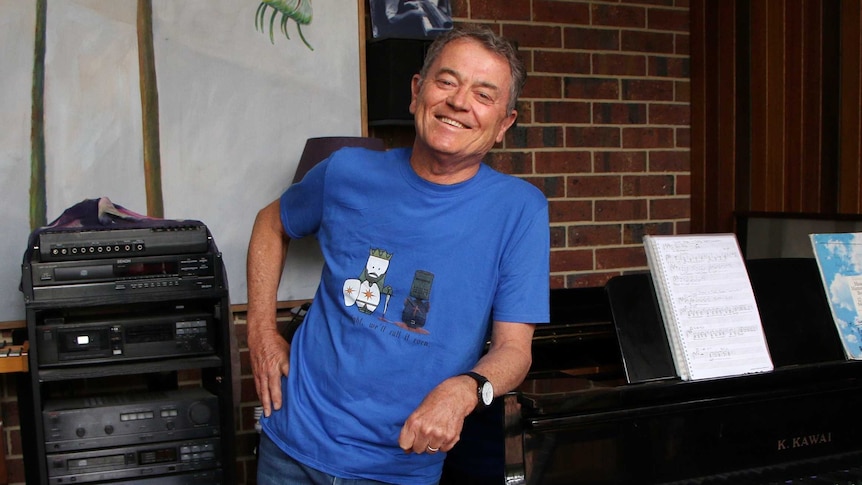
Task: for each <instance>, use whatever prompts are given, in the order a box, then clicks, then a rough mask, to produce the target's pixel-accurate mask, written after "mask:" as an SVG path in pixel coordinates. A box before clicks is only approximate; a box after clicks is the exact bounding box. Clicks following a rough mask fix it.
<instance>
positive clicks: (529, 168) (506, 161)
mask: <svg viewBox="0 0 862 485" xmlns="http://www.w3.org/2000/svg"><path fill="white" fill-rule="evenodd" d="M485 163H487V164H488V165H489V166H490V167H491V168H493V169H494V170H497V171H498V172H503V173H508V174H519V175H524V174H531V173H533V154H532V153H531V152H516V151H511V150H509V151H500V150H494V151H492V152H490V153H489V154H488V155H487V156H486V157H485Z"/></svg>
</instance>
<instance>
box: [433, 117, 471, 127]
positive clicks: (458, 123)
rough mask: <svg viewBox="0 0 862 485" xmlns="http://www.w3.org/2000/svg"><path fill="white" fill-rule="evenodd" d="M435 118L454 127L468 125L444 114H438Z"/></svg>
mask: <svg viewBox="0 0 862 485" xmlns="http://www.w3.org/2000/svg"><path fill="white" fill-rule="evenodd" d="M437 119H438V120H440V121H442V122H443V123H446V124H447V125H451V126H454V127H455V128H469V127H468V126H466V125H464V124H463V123H461V122H458V121H455V120H453V119H452V118H447V117H445V116H438V117H437Z"/></svg>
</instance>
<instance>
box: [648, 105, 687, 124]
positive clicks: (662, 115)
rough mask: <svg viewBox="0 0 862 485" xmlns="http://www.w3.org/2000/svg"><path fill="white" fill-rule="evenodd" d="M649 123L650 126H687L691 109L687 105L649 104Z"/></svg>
mask: <svg viewBox="0 0 862 485" xmlns="http://www.w3.org/2000/svg"><path fill="white" fill-rule="evenodd" d="M649 123H650V124H651V125H689V124H691V107H690V106H689V105H687V104H657V103H653V104H650V105H649Z"/></svg>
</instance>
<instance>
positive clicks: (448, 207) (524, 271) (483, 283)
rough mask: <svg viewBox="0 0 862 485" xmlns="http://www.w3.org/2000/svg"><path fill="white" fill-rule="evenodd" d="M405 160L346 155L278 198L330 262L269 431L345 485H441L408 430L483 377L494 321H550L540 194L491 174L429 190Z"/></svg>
mask: <svg viewBox="0 0 862 485" xmlns="http://www.w3.org/2000/svg"><path fill="white" fill-rule="evenodd" d="M409 158H410V150H409V149H397V150H390V151H387V152H379V151H371V150H366V149H362V148H345V149H342V150H339V151H337V152H336V153H334V154H333V155H332V156H331V157H330V158H328V159H327V160H325V161H323V162H321V163H320V164H318V165H317V166H315V167H314V168H313V169H312V170H311V171H309V173H308V174H306V176H305V177H304V178H303V180H302V182H301V183H299V184H295V185H293V186H292V187H291V188H289V189H288V190H287V191H286V192H285V193H284V194H283V195H282V198H281V217H282V222H283V224H284V229H285V232H286V233H287V234H288V235H289V236H290V237H291V238H300V237H304V236H310V235H314V236H316V237H317V239H318V241H319V243H320V247H321V251H322V253H323V256H324V262H325V263H324V267H323V273H322V277H321V282H320V286H319V287H318V290H317V294H316V295H315V298H314V303H313V304H312V305H311V308H310V309H309V312H308V314H307V315H306V318H305V320H304V322H303V324H302V325H301V326H300V328H299V330H298V331H297V333H296V334H295V336H294V338H293V343H292V348H291V355H290V373H289V376H288V377H287V378H285V379H283V380H282V388H283V392H284V406H283V407H282V408H281V410H279V411H277V412H274V413H273V414H272V415H271V416H270V417H269V418H265V419H263V428H264V430H265V431H266V432H267V434H268V435H269V436H270V437H271V438H272V439H273V441H275V443H276V444H278V446H279V447H280V448H281V449H282V450H284V451H285V452H287V453H288V454H289V455H291V456H292V457H294V458H295V459H297V460H299V461H301V462H303V463H306V464H307V465H309V466H311V467H314V468H317V469H319V470H322V471H324V472H326V473H329V474H332V475H335V476H339V477H343V478H366V479H373V480H379V481H383V482H390V483H411V484H412V483H415V484H424V483H436V481H437V480H438V478H439V474H440V471H441V469H442V461H443V459H444V454H442V453H438V454H420V455H417V454H406V453H404V451H403V450H401V448H399V446H398V437H399V434H400V432H401V427H402V426H403V425H404V422H405V420H406V419H407V417H408V416H409V415H410V413H412V412H413V411H414V410H415V409H416V407H417V406H418V405H419V403H420V402H421V401H422V399H423V398H424V397H425V396H426V394H427V393H428V392H430V391H431V390H432V389H433V388H434V387H435V386H437V385H438V384H439V383H440V382H442V381H444V380H445V379H447V378H449V377H452V376H454V375H457V374H460V373H462V372H465V371H468V370H470V369H471V368H472V367H473V366H474V365H475V363H476V361H477V360H478V359H479V357H480V356H481V354H482V352H483V350H484V346H485V342H486V341H487V339H488V337H489V332H490V322H491V321H492V320H501V321H510V322H521V323H544V322H547V321H548V319H549V310H548V292H549V228H548V204H547V200H546V199H545V197H544V195H543V194H542V193H541V192H540V191H539V190H538V189H537V188H535V187H534V186H532V185H530V184H529V183H527V182H525V181H523V180H520V179H518V178H516V177H512V176H509V175H504V174H501V173H499V172H496V171H494V170H493V169H491V168H490V167H488V166H487V165H484V164H482V165H481V168H480V169H479V172H478V173H477V174H476V175H475V176H474V177H472V178H471V179H470V180H467V181H464V182H462V183H458V184H454V185H438V184H434V183H430V182H428V181H426V180H424V179H422V178H420V177H419V176H418V175H417V174H416V173H415V172H414V171H413V169H412V168H411V167H410V164H409Z"/></svg>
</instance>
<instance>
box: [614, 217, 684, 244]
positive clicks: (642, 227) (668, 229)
mask: <svg viewBox="0 0 862 485" xmlns="http://www.w3.org/2000/svg"><path fill="white" fill-rule="evenodd" d="M647 234H650V235H668V234H673V223H672V222H647V223H632V224H626V225H625V226H624V227H623V244H643V238H644V236H645V235H647Z"/></svg>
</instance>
